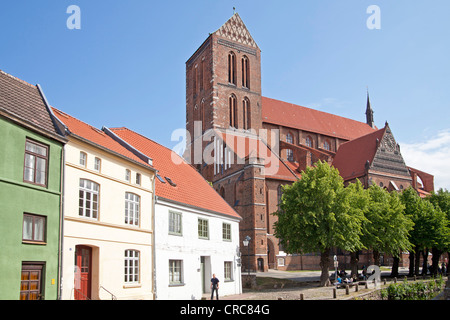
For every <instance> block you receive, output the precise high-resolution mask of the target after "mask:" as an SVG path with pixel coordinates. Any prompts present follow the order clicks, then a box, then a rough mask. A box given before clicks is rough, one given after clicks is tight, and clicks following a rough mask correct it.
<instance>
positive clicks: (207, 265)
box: [200, 256, 211, 293]
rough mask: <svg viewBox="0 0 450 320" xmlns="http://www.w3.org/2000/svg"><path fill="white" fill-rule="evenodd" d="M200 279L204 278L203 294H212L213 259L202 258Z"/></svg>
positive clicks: (202, 282) (202, 281) (202, 284)
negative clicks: (210, 282)
mask: <svg viewBox="0 0 450 320" xmlns="http://www.w3.org/2000/svg"><path fill="white" fill-rule="evenodd" d="M200 277H201V278H202V280H201V286H202V293H209V292H211V290H210V286H209V280H210V278H211V257H206V256H205V257H204V256H201V257H200Z"/></svg>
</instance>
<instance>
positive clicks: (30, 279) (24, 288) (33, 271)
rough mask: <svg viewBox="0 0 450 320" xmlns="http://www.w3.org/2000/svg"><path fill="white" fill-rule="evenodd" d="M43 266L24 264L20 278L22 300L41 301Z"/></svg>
mask: <svg viewBox="0 0 450 320" xmlns="http://www.w3.org/2000/svg"><path fill="white" fill-rule="evenodd" d="M43 268H44V266H43V265H42V264H40V265H35V264H23V265H22V273H21V277H20V300H41V299H43V296H42V270H43Z"/></svg>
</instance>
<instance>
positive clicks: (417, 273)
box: [414, 247, 420, 276]
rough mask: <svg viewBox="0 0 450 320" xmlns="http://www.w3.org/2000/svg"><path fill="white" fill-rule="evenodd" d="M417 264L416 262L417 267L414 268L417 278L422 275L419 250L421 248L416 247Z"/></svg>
mask: <svg viewBox="0 0 450 320" xmlns="http://www.w3.org/2000/svg"><path fill="white" fill-rule="evenodd" d="M416 252H417V253H416V262H415V266H414V268H415V271H414V274H415V275H416V276H418V275H419V274H420V249H419V247H416Z"/></svg>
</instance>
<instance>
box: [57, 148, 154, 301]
mask: <svg viewBox="0 0 450 320" xmlns="http://www.w3.org/2000/svg"><path fill="white" fill-rule="evenodd" d="M80 151H84V152H86V153H87V161H88V163H87V166H86V167H82V166H80V165H79V156H80ZM65 157H66V159H65V162H66V165H65V177H64V217H65V218H64V226H63V227H64V229H63V232H64V239H63V280H62V299H63V300H71V299H74V290H73V289H74V268H75V266H74V257H75V247H76V246H77V245H86V246H89V247H91V248H92V249H93V253H92V268H91V273H92V284H91V287H92V298H93V299H111V295H110V294H109V293H107V292H106V291H105V290H103V289H99V287H100V286H103V287H105V288H106V289H107V290H109V291H110V292H112V293H113V294H114V295H115V296H116V297H117V298H118V299H152V298H153V293H152V287H153V282H152V269H153V264H152V254H153V243H152V236H153V234H152V233H153V226H152V212H153V193H152V187H153V183H152V179H154V175H153V172H151V171H150V170H148V169H145V168H143V167H140V166H139V165H136V164H134V163H133V162H130V161H127V160H125V159H122V158H119V157H117V156H115V155H112V154H110V153H107V152H105V151H102V150H100V149H97V148H94V147H92V146H90V145H88V144H85V143H82V142H79V141H78V140H74V139H71V140H70V141H69V143H68V144H66V146H65ZM95 157H98V158H100V159H101V161H102V162H101V171H100V172H97V171H95V170H94V158H95ZM125 169H130V170H131V172H132V181H131V183H130V182H127V181H125ZM136 172H139V173H140V174H141V177H142V179H141V180H142V182H141V185H140V186H139V185H136V184H135V183H134V182H135V180H134V178H135V173H136ZM80 178H82V179H88V180H92V181H94V182H96V183H98V184H99V185H100V198H99V213H98V219H90V218H86V217H81V216H79V213H78V212H79V210H78V209H79V183H80ZM125 192H132V193H135V194H137V195H139V196H140V225H139V226H131V225H127V224H125V222H124V220H125V219H124V217H125ZM129 249H131V250H138V251H139V252H140V283H139V284H138V285H132V286H130V285H127V284H126V283H125V282H124V252H125V250H129Z"/></svg>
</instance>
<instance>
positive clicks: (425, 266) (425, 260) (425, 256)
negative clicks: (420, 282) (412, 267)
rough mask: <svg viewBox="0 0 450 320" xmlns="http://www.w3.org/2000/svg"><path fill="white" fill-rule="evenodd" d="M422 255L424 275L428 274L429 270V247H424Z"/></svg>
mask: <svg viewBox="0 0 450 320" xmlns="http://www.w3.org/2000/svg"><path fill="white" fill-rule="evenodd" d="M422 257H423V262H422V275H423V276H424V275H426V274H427V272H428V249H424V250H423V251H422Z"/></svg>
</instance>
